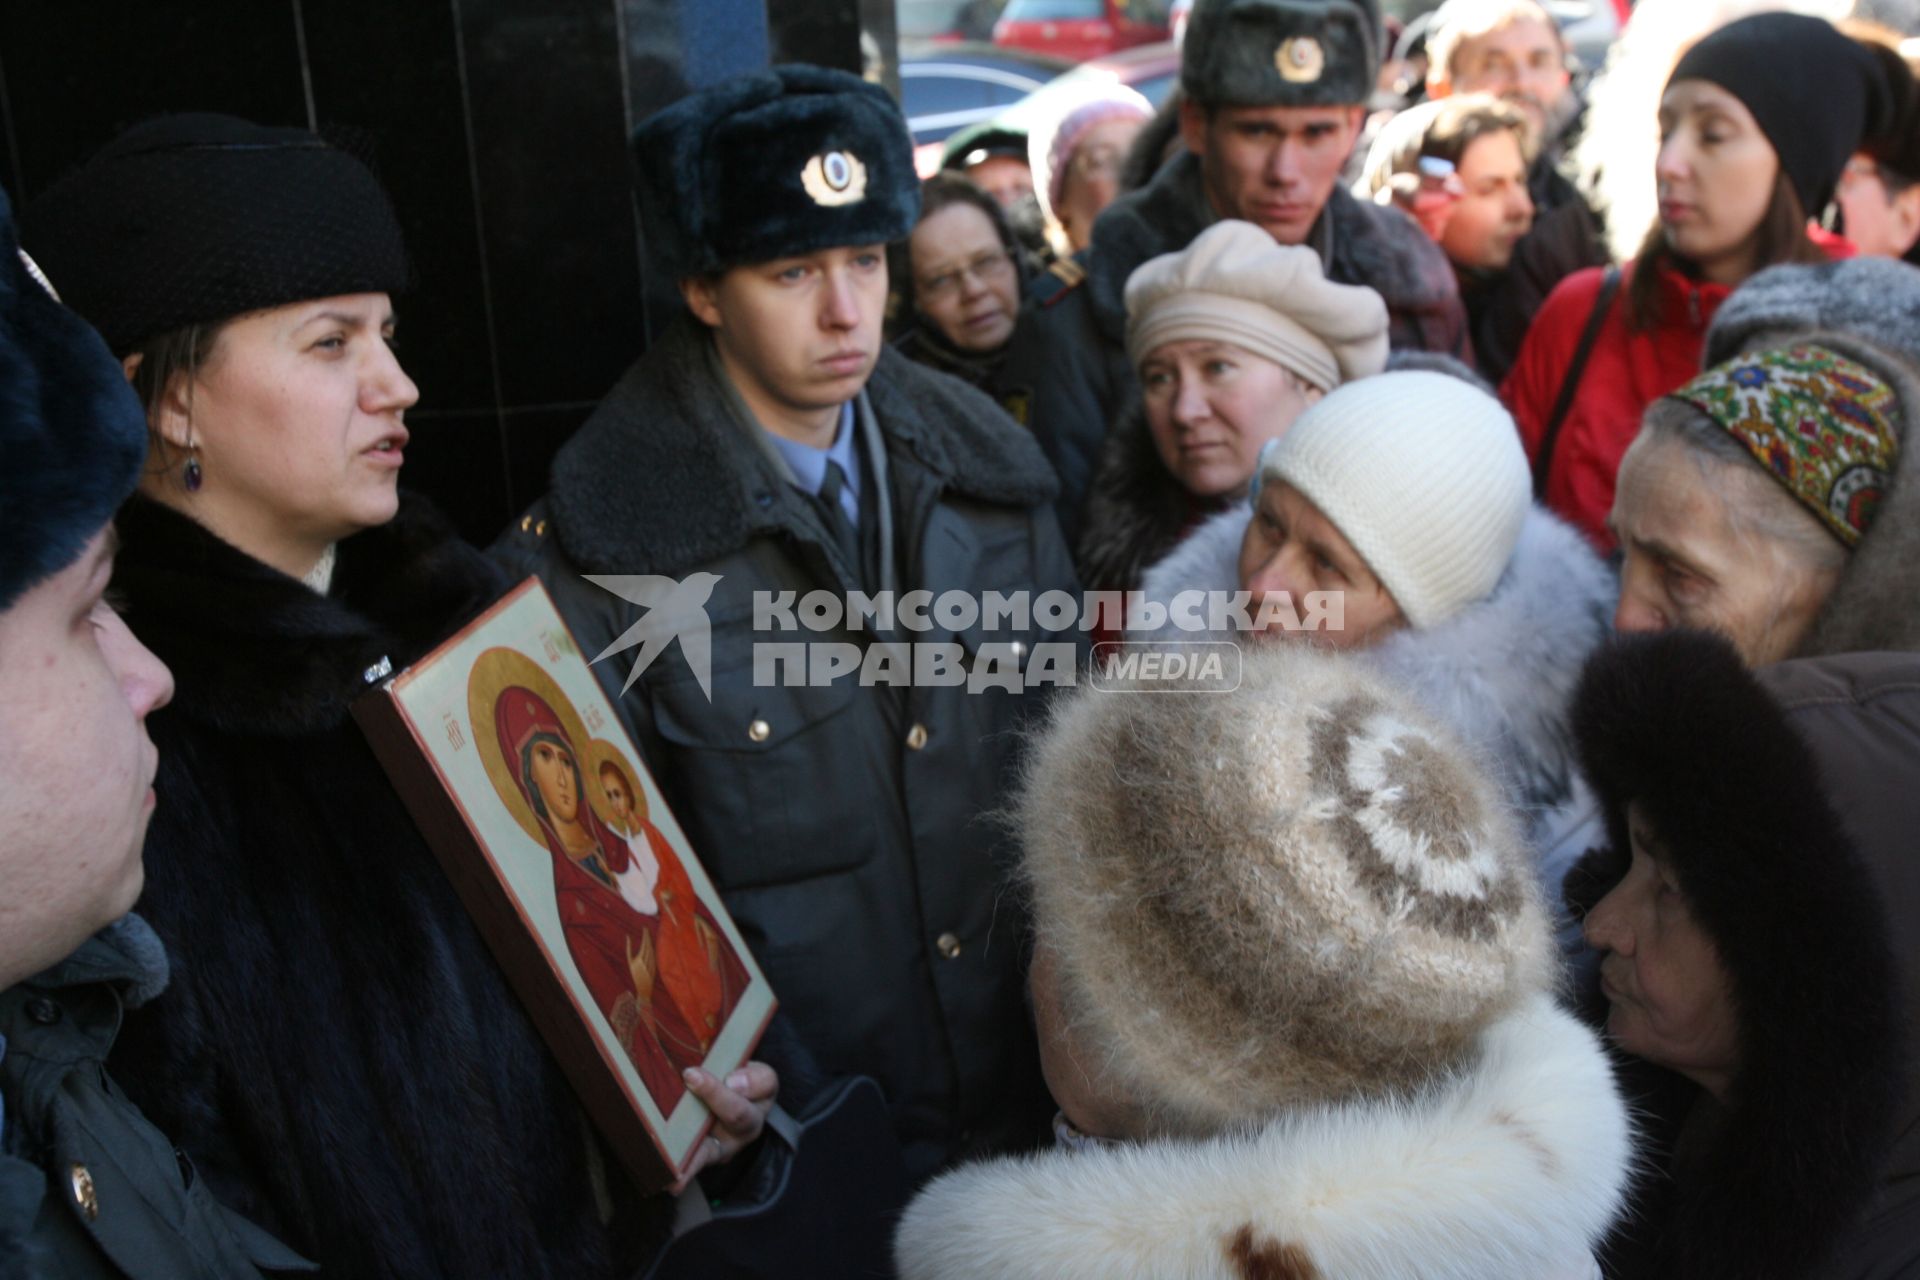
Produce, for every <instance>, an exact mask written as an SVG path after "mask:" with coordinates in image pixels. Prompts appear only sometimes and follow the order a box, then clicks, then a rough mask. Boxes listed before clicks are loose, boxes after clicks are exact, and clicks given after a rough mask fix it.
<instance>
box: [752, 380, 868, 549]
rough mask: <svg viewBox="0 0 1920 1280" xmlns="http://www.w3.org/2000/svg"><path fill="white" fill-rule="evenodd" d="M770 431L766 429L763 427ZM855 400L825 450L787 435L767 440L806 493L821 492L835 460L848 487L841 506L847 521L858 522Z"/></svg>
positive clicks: (843, 411)
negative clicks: (828, 467) (828, 469)
mask: <svg viewBox="0 0 1920 1280" xmlns="http://www.w3.org/2000/svg"><path fill="white" fill-rule="evenodd" d="M761 430H762V431H766V428H764V427H763V428H761ZM855 434H856V433H855V432H854V429H853V401H851V400H849V401H847V402H846V403H845V404H843V405H841V406H840V425H839V427H838V429H837V430H836V431H835V432H834V436H833V443H832V444H831V445H828V446H827V447H826V448H824V449H818V448H815V447H814V446H812V445H808V444H801V443H799V442H798V441H796V440H789V439H787V438H786V437H785V436H779V435H775V434H774V433H773V432H771V431H767V432H766V436H767V439H768V440H770V441H771V442H772V443H773V447H774V449H775V450H777V451H778V452H779V454H780V456H781V457H782V458H784V459H785V460H786V463H787V466H788V467H789V468H790V469H791V470H792V471H793V480H794V484H795V485H796V486H798V487H799V489H800V490H801V491H802V492H804V493H814V494H817V493H819V492H820V486H821V485H822V484H823V483H825V481H826V478H827V462H828V460H829V459H831V460H832V461H834V462H837V463H839V464H840V470H841V471H842V472H843V473H844V474H845V475H846V477H847V483H846V487H845V488H844V489H842V490H841V492H840V504H841V506H843V507H844V508H846V510H847V518H848V519H849V520H855V521H857V520H858V519H859V517H860V462H859V457H858V455H857V454H856V453H855V452H854V436H855Z"/></svg>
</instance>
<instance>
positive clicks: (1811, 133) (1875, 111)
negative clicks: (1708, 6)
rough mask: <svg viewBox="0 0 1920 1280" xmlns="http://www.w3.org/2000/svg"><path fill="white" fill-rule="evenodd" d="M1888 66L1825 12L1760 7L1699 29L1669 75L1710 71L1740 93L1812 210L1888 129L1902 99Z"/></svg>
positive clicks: (1708, 75) (1689, 76)
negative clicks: (1808, 87) (1807, 89)
mask: <svg viewBox="0 0 1920 1280" xmlns="http://www.w3.org/2000/svg"><path fill="white" fill-rule="evenodd" d="M1887 72H1888V68H1887V67H1886V66H1884V65H1883V64H1882V63H1881V61H1880V59H1879V58H1878V57H1876V56H1875V55H1874V54H1872V53H1870V52H1869V51H1868V50H1867V48H1866V46H1865V45H1863V44H1861V43H1860V42H1859V41H1857V40H1853V39H1850V38H1848V37H1847V36H1845V35H1842V34H1841V33H1840V31H1839V29H1838V28H1836V27H1835V26H1834V25H1833V24H1832V23H1831V22H1828V21H1827V20H1826V19H1825V18H1814V17H1809V16H1807V15H1805V14H1800V13H1756V14H1754V15H1752V16H1750V17H1746V18H1740V19H1738V20H1736V21H1734V22H1729V23H1728V24H1727V25H1726V26H1724V27H1721V28H1719V29H1718V30H1715V31H1711V32H1709V33H1708V34H1707V35H1705V36H1703V37H1702V38H1701V39H1700V41H1699V42H1698V43H1697V44H1695V45H1694V46H1693V47H1692V48H1691V49H1689V50H1687V52H1686V53H1685V55H1683V56H1682V57H1681V59H1680V61H1679V63H1678V64H1676V65H1675V66H1674V69H1673V74H1672V75H1671V76H1669V77H1668V78H1667V83H1668V84H1669V85H1671V84H1674V83H1675V82H1677V81H1681V80H1706V81H1709V82H1711V83H1713V84H1717V85H1719V86H1720V87H1721V88H1722V89H1725V90H1726V91H1727V92H1728V93H1731V94H1732V95H1733V96H1734V97H1736V98H1738V99H1740V101H1741V103H1742V104H1743V105H1744V106H1745V107H1746V108H1747V110H1748V111H1750V112H1752V113H1753V119H1754V122H1755V123H1756V124H1758V125H1759V126H1760V132H1762V133H1764V134H1765V135H1766V136H1767V141H1768V142H1769V143H1771V144H1772V145H1773V151H1774V154H1775V155H1777V156H1778V157H1779V158H1780V168H1781V169H1782V170H1783V171H1784V172H1785V173H1786V175H1787V180H1788V181H1789V182H1791V183H1792V184H1793V190H1794V194H1795V195H1797V196H1799V197H1800V207H1801V208H1802V209H1804V210H1805V211H1806V212H1807V213H1808V214H1811V215H1817V214H1818V213H1819V212H1820V210H1822V209H1824V208H1825V207H1826V204H1827V201H1828V200H1830V199H1832V198H1833V188H1834V184H1835V183H1837V182H1838V181H1839V180H1840V172H1841V170H1842V169H1844V168H1846V164H1847V158H1848V157H1849V156H1851V155H1852V154H1853V153H1854V151H1856V150H1858V149H1859V147H1860V146H1861V145H1862V143H1864V142H1865V141H1866V140H1867V139H1869V138H1872V137H1878V136H1880V135H1882V134H1884V133H1886V132H1887V131H1888V130H1889V129H1890V128H1891V127H1892V125H1893V123H1894V121H1895V119H1896V117H1897V114H1898V112H1899V110H1900V108H1901V106H1903V105H1904V95H1903V94H1901V93H1900V92H1899V91H1898V89H1897V88H1896V86H1895V85H1893V84H1891V83H1889V81H1888V76H1887ZM1793 84H1817V85H1819V86H1820V92H1818V93H1813V94H1809V93H1799V92H1795V91H1793V90H1791V89H1788V88H1787V87H1786V86H1789V85H1793Z"/></svg>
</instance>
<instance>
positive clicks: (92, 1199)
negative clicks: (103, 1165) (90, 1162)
mask: <svg viewBox="0 0 1920 1280" xmlns="http://www.w3.org/2000/svg"><path fill="white" fill-rule="evenodd" d="M68 1180H69V1181H70V1182H71V1183H72V1185H73V1202H74V1203H75V1204H76V1205H78V1206H80V1212H81V1213H83V1214H85V1215H86V1216H87V1221H88V1222H92V1221H93V1220H94V1219H95V1218H97V1217H99V1216H100V1197H99V1195H98V1194H97V1193H96V1192H95V1191H94V1189H93V1175H92V1174H90V1173H88V1172H87V1166H85V1165H83V1164H76V1165H75V1166H73V1172H72V1173H71V1174H69V1175H68Z"/></svg>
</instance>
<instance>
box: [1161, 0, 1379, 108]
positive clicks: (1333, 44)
mask: <svg viewBox="0 0 1920 1280" xmlns="http://www.w3.org/2000/svg"><path fill="white" fill-rule="evenodd" d="M1380 40H1381V31H1380V4H1379V0H1195V3H1194V6H1193V16H1192V17H1190V18H1189V19H1188V20H1187V37H1186V43H1185V44H1184V45H1183V46H1182V47H1181V55H1180V87H1181V89H1182V90H1184V91H1185V93H1186V95H1187V96H1188V97H1189V98H1192V99H1193V100H1194V101H1195V102H1198V103H1201V104H1202V105H1204V106H1209V107H1350V106H1357V105H1360V104H1361V103H1364V102H1366V101H1367V99H1368V98H1370V97H1371V96H1372V95H1373V90H1374V82H1375V81H1376V80H1377V79H1378V78H1379V74H1380Z"/></svg>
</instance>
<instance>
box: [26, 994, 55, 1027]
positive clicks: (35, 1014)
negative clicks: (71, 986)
mask: <svg viewBox="0 0 1920 1280" xmlns="http://www.w3.org/2000/svg"><path fill="white" fill-rule="evenodd" d="M27 1016H28V1017H29V1018H32V1019H33V1020H34V1021H35V1022H37V1023H39V1024H40V1025H41V1026H43V1027H50V1026H52V1025H53V1024H54V1023H56V1022H58V1021H60V1006H59V1005H58V1004H56V1003H55V1002H53V1001H52V1000H49V999H47V998H46V997H45V996H35V997H34V998H33V999H31V1000H29V1001H27Z"/></svg>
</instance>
